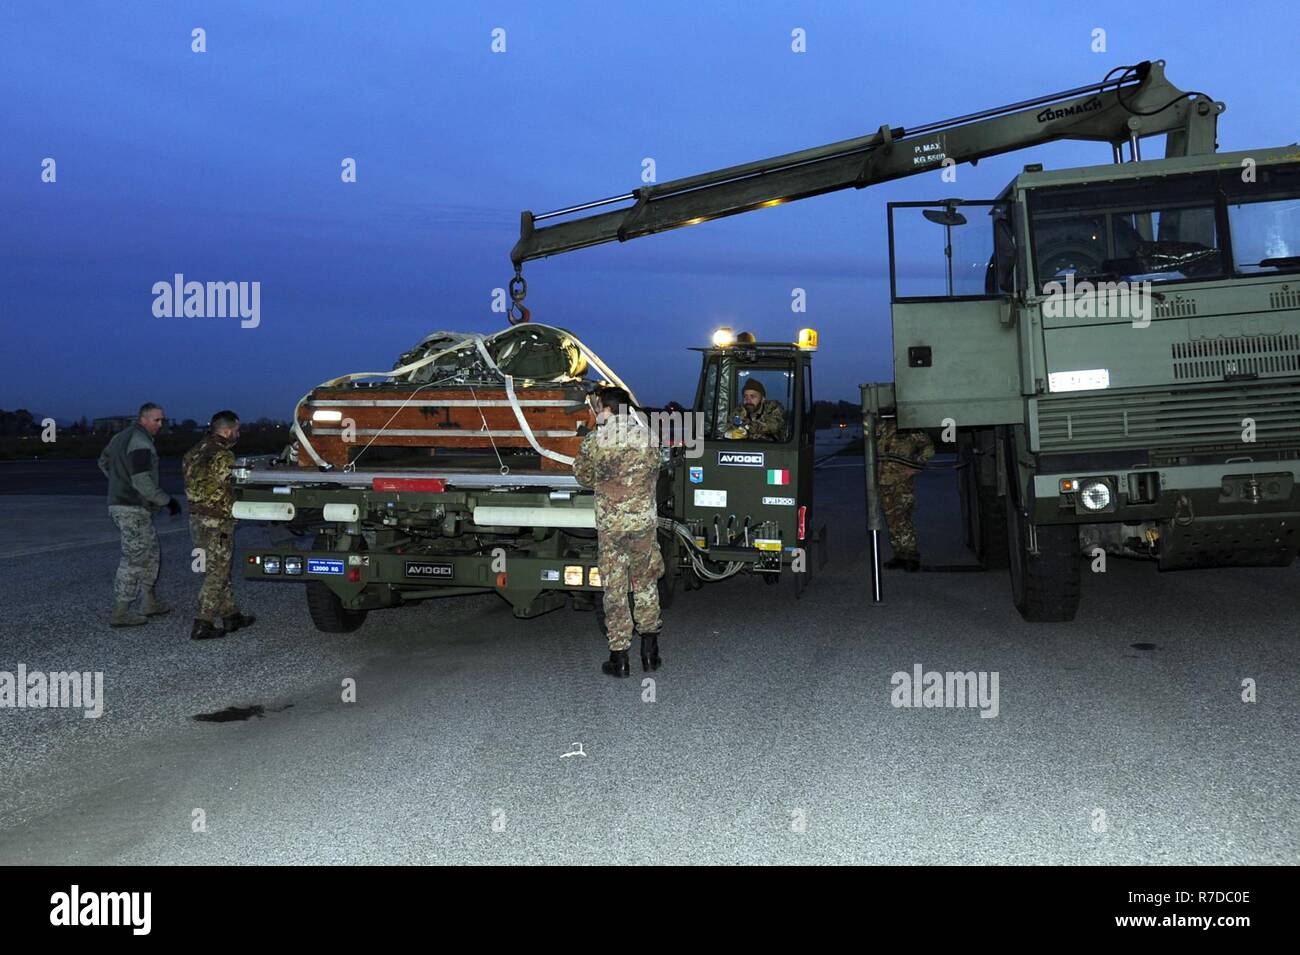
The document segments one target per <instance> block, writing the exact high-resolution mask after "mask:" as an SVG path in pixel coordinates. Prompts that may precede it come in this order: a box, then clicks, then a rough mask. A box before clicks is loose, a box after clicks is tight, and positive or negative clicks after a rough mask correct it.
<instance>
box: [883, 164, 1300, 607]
mask: <svg viewBox="0 0 1300 955" xmlns="http://www.w3.org/2000/svg"><path fill="white" fill-rule="evenodd" d="M1298 160H1300V151H1297V149H1296V147H1283V148H1278V149H1265V150H1255V151H1251V152H1249V153H1221V154H1208V155H1196V156H1186V157H1178V158H1171V159H1162V160H1153V161H1138V162H1130V163H1123V164H1116V165H1113V166H1102V167H1090V168H1084V169H1067V170H1058V171H1053V172H1043V171H1041V170H1040V169H1037V168H1034V167H1027V169H1026V171H1025V172H1024V173H1023V174H1022V175H1020V176H1018V177H1017V178H1016V179H1015V180H1014V181H1013V182H1012V183H1011V184H1010V185H1009V186H1008V187H1007V189H1006V190H1005V191H1004V192H1003V193H1002V195H1001V196H1000V197H999V198H998V199H996V200H990V201H982V202H964V201H960V200H943V201H939V202H933V203H894V204H892V205H891V206H890V208H889V216H890V259H891V283H892V287H891V297H892V319H893V334H894V371H895V383H894V388H893V392H892V396H891V395H890V394H889V392H888V391H885V390H877V391H875V392H873V393H872V394H874V396H875V397H874V398H871V399H869V400H871V401H874V402H875V403H877V404H884V403H888V401H889V400H890V398H891V397H892V401H893V403H894V404H895V406H896V408H897V414H898V421H899V426H900V427H904V428H917V429H933V430H936V431H939V432H941V433H942V432H945V431H946V432H947V436H948V437H949V438H952V437H954V436H955V443H956V445H957V449H958V451H959V454H960V456H961V460H962V463H963V464H965V465H967V467H966V468H964V469H963V474H962V489H963V510H964V512H965V514H966V515H967V538H968V541H970V542H971V543H972V545H973V546H974V547H975V549H976V551H977V553H978V554H980V556H981V557H982V558H983V559H984V560H985V562H986V563H988V564H990V565H997V564H1000V563H1003V562H1006V563H1009V565H1010V568H1011V576H1012V590H1013V596H1014V598H1015V601H1016V605H1017V607H1018V608H1019V609H1020V611H1021V613H1022V614H1023V615H1024V616H1026V618H1027V619H1035V620H1065V619H1070V618H1072V617H1073V615H1074V613H1075V608H1076V607H1077V603H1078V598H1079V584H1080V559H1079V558H1080V555H1081V554H1085V555H1089V556H1092V557H1094V558H1096V556H1097V555H1100V554H1103V553H1104V554H1115V555H1122V556H1129V557H1145V558H1150V559H1154V560H1156V561H1158V563H1159V566H1160V568H1161V569H1164V570H1172V569H1178V568H1184V567H1206V566H1228V565H1286V564H1289V563H1291V561H1292V560H1294V558H1295V555H1296V550H1297V547H1298V546H1300V538H1297V535H1296V532H1295V527H1296V522H1297V520H1300V490H1298V489H1297V480H1298V479H1300V161H1298ZM936 226H937V227H938V228H936ZM927 229H928V234H927ZM940 230H942V235H941V234H940Z"/></svg>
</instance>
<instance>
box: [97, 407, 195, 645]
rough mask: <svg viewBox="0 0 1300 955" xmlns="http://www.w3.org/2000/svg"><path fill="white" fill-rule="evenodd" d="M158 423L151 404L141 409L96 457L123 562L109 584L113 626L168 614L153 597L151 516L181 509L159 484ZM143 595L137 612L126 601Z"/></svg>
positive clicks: (156, 409) (155, 535) (155, 557)
mask: <svg viewBox="0 0 1300 955" xmlns="http://www.w3.org/2000/svg"><path fill="white" fill-rule="evenodd" d="M162 425H163V410H162V408H160V407H158V406H157V405H156V404H153V403H152V402H150V403H146V404H144V405H141V406H140V416H139V417H138V418H136V421H135V424H133V425H131V427H129V428H127V429H126V430H125V431H122V432H119V433H118V434H115V435H114V436H113V440H112V441H110V442H108V447H106V448H105V449H104V451H103V453H102V454H100V456H99V469H100V470H101V471H103V472H104V476H105V477H107V478H108V513H109V516H110V517H112V518H113V523H115V524H116V525H117V527H118V530H120V531H121V532H122V560H121V561H120V562H119V563H118V565H117V577H116V579H115V580H114V584H113V597H114V600H115V603H114V604H113V616H112V618H111V619H110V621H109V623H110V625H111V626H114V627H134V626H138V625H139V624H142V623H148V622H149V618H150V617H157V616H161V615H162V614H165V613H167V612H169V611H170V610H171V607H169V606H167V605H166V604H165V603H163V602H162V601H161V600H159V599H158V596H157V595H156V594H155V593H154V586H155V584H156V583H157V582H158V532H157V531H156V530H154V526H153V515H154V514H155V513H156V512H158V511H159V510H161V509H162V508H164V507H165V508H167V510H168V512H169V513H170V514H171V515H172V517H175V516H176V515H178V514H179V513H180V512H181V505H180V503H179V502H178V501H177V500H176V498H174V497H172V496H171V495H170V494H168V493H167V492H166V491H164V490H163V489H162V488H160V487H159V486H158V451H157V449H156V448H154V444H153V438H154V435H156V434H157V433H158V432H159V431H160V430H162ZM141 595H143V599H142V600H141V601H140V613H136V612H134V611H133V610H132V609H131V601H133V600H135V598H136V597H138V596H141Z"/></svg>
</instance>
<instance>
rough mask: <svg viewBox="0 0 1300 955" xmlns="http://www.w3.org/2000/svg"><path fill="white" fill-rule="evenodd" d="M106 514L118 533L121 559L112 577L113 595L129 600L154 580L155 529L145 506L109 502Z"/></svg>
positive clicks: (150, 585) (128, 601) (155, 577)
mask: <svg viewBox="0 0 1300 955" xmlns="http://www.w3.org/2000/svg"><path fill="white" fill-rule="evenodd" d="M108 516H109V517H111V518H113V523H114V524H116V525H117V529H118V530H119V531H121V532H122V559H121V560H120V561H118V564H117V576H116V577H114V578H113V598H114V599H115V600H119V601H125V602H127V603H130V602H131V601H132V600H134V599H135V598H136V597H138V596H140V592H141V590H148V589H149V588H151V587H153V585H154V584H156V583H157V582H158V531H157V530H155V529H154V526H153V515H152V514H151V513H149V509H148V508H146V507H133V506H131V505H127V504H110V505H109V506H108Z"/></svg>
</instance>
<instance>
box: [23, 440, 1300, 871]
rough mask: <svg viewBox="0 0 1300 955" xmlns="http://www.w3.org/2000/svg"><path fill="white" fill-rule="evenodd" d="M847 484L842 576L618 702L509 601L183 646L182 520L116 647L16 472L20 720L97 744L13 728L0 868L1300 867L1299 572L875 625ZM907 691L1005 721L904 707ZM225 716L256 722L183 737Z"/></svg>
mask: <svg viewBox="0 0 1300 955" xmlns="http://www.w3.org/2000/svg"><path fill="white" fill-rule="evenodd" d="M832 464H833V465H836V466H831V467H826V468H823V469H821V470H819V472H818V484H817V496H818V501H817V503H818V509H817V520H818V522H825V523H826V524H828V525H829V529H830V533H829V539H830V547H829V550H830V563H829V565H828V566H827V567H826V568H825V569H824V570H823V571H821V572H818V573H815V575H814V578H813V580H812V582H811V585H810V586H809V588H808V589H807V591H806V592H805V593H804V595H803V597H802V599H796V596H795V591H794V587H793V585H792V582H791V581H789V580H785V581H783V582H782V583H781V585H780V586H776V587H769V586H765V585H764V584H762V583H761V582H760V581H758V580H755V579H739V580H733V581H729V582H725V583H722V584H718V585H714V586H710V587H709V588H708V589H706V590H704V591H698V592H689V593H685V592H681V591H678V593H677V595H676V599H675V601H674V602H673V604H672V606H671V607H670V608H669V609H668V610H667V611H666V613H665V627H664V636H663V638H662V650H663V656H664V668H663V669H662V670H660V671H659V672H657V673H655V674H642V673H641V672H640V667H639V663H637V662H634V670H633V678H632V679H631V680H613V679H610V678H608V677H605V676H603V675H602V674H601V673H600V672H599V669H598V667H599V663H600V661H601V660H602V659H603V657H604V655H605V653H604V647H603V641H602V639H601V637H600V634H599V631H598V629H597V626H596V622H595V619H594V617H593V615H592V614H590V613H581V612H577V611H571V610H561V611H557V612H555V613H552V614H548V615H546V616H543V617H540V618H537V619H535V620H527V621H521V620H516V619H514V618H513V617H512V615H511V613H510V610H509V608H508V606H507V605H506V604H505V603H504V602H503V601H501V600H500V599H498V598H497V597H495V596H491V595H489V596H481V597H469V598H452V599H446V600H441V601H434V602H429V603H426V604H423V605H421V606H418V607H413V608H404V609H401V610H394V611H387V612H380V613H372V614H371V615H370V619H369V620H368V621H367V623H366V624H365V625H364V626H363V627H362V628H361V629H360V630H359V631H357V632H356V633H353V634H349V635H344V636H334V635H328V634H321V633H317V632H316V631H315V630H314V629H313V628H312V626H311V623H310V621H309V620H308V617H307V614H306V609H305V606H304V599H303V595H302V592H301V590H300V589H299V588H298V587H297V586H296V585H293V584H256V585H255V584H245V583H244V582H242V581H239V582H237V593H238V594H239V598H240V600H241V603H242V605H243V609H244V610H245V612H252V613H255V614H257V616H258V622H257V624H256V626H255V627H254V628H252V629H250V630H248V631H246V632H240V633H238V634H235V635H232V636H231V637H228V638H226V639H223V640H217V641H209V642H202V643H196V642H192V641H190V640H189V639H187V636H188V632H189V624H190V620H191V612H192V609H191V608H192V607H193V604H194V600H195V597H196V594H197V590H198V585H199V580H198V577H197V575H195V574H193V573H191V571H190V557H189V550H190V541H189V538H188V535H187V534H185V533H181V532H180V531H181V529H182V526H183V522H181V521H177V522H169V520H168V518H166V517H165V516H162V517H159V518H158V522H159V527H160V529H163V530H165V531H170V533H165V534H164V535H163V537H162V542H163V544H162V546H163V554H164V559H163V574H162V586H161V589H162V591H163V592H164V593H165V594H166V596H167V597H168V598H169V599H170V600H171V601H172V602H173V603H174V604H175V605H176V609H175V610H174V612H173V613H172V614H171V615H170V616H167V617H164V618H159V619H157V620H155V621H154V622H152V623H150V624H149V625H147V626H145V627H140V628H134V629H129V630H120V631H119V630H112V629H110V628H109V627H108V626H107V624H106V619H107V614H108V609H109V606H110V603H111V594H112V591H111V587H112V577H113V569H114V567H115V565H116V563H117V548H116V545H115V544H114V543H113V542H112V530H113V528H112V525H111V523H108V519H107V515H106V514H105V513H104V511H103V503H102V501H100V500H98V499H97V498H95V497H89V496H82V497H74V496H66V490H64V492H63V495H64V496H53V497H52V496H49V495H34V494H31V493H30V491H31V487H30V486H27V487H24V486H22V485H20V484H19V483H17V482H14V481H12V480H10V481H9V482H8V483H7V485H6V484H5V482H6V477H5V474H4V471H3V468H4V467H17V466H16V465H0V486H3V487H6V489H7V490H10V491H11V492H12V491H14V490H18V491H23V492H24V493H22V494H19V495H17V496H9V497H3V496H0V520H2V522H3V523H4V525H5V526H6V528H10V527H19V526H25V527H26V528H27V529H26V530H25V531H24V532H23V535H25V536H19V537H15V538H14V539H13V540H11V541H10V542H9V546H8V549H7V551H0V573H3V574H4V575H5V579H6V582H7V587H6V588H5V590H6V596H7V600H6V608H5V613H4V616H3V618H2V619H0V684H2V683H3V679H4V678H3V675H2V673H3V672H6V671H7V672H9V673H15V674H16V673H17V668H18V667H19V665H22V666H23V667H25V669H26V671H27V672H28V673H33V672H40V673H50V672H53V671H75V672H78V673H87V674H93V673H95V672H98V673H102V675H103V692H102V699H101V700H100V703H101V705H102V715H101V716H99V717H98V718H86V717H85V715H84V709H77V710H71V709H56V708H41V707H37V708H22V709H18V708H4V709H0V862H3V863H89V864H132V863H275V862H301V863H385V862H393V863H404V862H421V863H442V862H447V863H450V862H459V863H494V862H551V863H601V862H610V863H627V862H644V863H669V862H684V863H706V862H721V863H822V862H828V863H847V862H862V863H956V864H961V863H1106V864H1133V863H1248V864H1249V863H1286V864H1295V863H1296V862H1297V861H1300V769H1297V765H1298V764H1300V759H1297V757H1298V756H1300V743H1298V738H1297V737H1298V734H1297V730H1296V727H1297V725H1298V723H1300V720H1298V717H1300V713H1298V712H1297V710H1298V709H1300V703H1298V701H1300V663H1298V662H1297V652H1296V651H1297V639H1296V637H1297V624H1296V621H1297V619H1300V587H1297V583H1298V582H1300V580H1298V574H1300V571H1298V570H1297V568H1295V567H1292V568H1289V569H1276V568H1267V569H1230V570H1197V571H1183V572H1179V573H1171V574H1160V573H1158V572H1157V570H1156V569H1155V567H1154V566H1152V565H1149V564H1144V563H1137V562H1129V561H1123V560H1119V559H1113V560H1111V561H1110V562H1109V564H1108V566H1107V569H1106V572H1105V573H1098V574H1091V573H1085V580H1084V596H1083V603H1082V607H1081V609H1080V612H1079V615H1078V618H1077V619H1076V620H1075V621H1074V622H1072V623H1069V624H1052V625H1030V624H1026V623H1024V622H1023V621H1021V619H1020V617H1019V616H1018V615H1017V613H1016V611H1015V609H1014V608H1013V607H1012V605H1011V600H1010V586H1009V582H1008V580H1007V577H1006V573H1005V571H1003V572H990V573H979V572H976V573H921V574H915V575H908V574H902V573H897V572H888V573H887V576H886V578H885V581H884V585H885V602H884V603H883V604H881V605H879V606H872V605H871V604H870V603H869V600H868V588H867V565H866V563H865V560H864V553H865V547H864V530H863V528H864V521H863V516H862V492H861V476H862V472H861V467H860V465H857V464H856V462H853V461H851V460H844V461H836V462H832ZM13 473H16V472H11V474H13ZM34 473H36V472H34ZM47 477H48V476H47ZM36 478H37V481H36V483H38V484H39V485H40V486H41V487H42V488H44V489H47V490H49V489H52V490H55V491H58V490H59V485H58V483H57V481H53V480H48V479H40V475H39V473H36ZM952 481H953V479H952V476H951V474H947V473H936V474H926V475H923V476H922V477H921V478H920V480H919V486H918V497H919V502H920V521H919V525H920V539H921V546H922V549H923V552H924V555H925V558H926V560H927V561H928V562H932V563H936V564H959V563H962V562H966V563H969V557H968V556H967V555H965V554H964V553H963V551H962V548H961V544H960V539H959V538H960V535H959V533H958V531H957V529H956V521H957V500H956V493H955V490H954V486H953V483H952ZM87 486H89V485H87ZM100 490H102V485H101V486H100ZM94 493H96V494H97V493H99V490H96V491H95V492H94ZM38 497H40V498H43V499H44V501H45V504H44V505H43V506H45V507H47V508H49V510H48V511H44V512H41V511H37V510H33V508H37V507H38V506H41V505H40V504H39V501H38V500H37V499H38ZM60 513H61V514H62V517H63V519H64V521H65V525H66V526H63V527H61V528H60V529H59V530H58V532H57V533H54V532H51V533H49V534H47V535H45V536H44V537H42V535H41V533H40V528H41V527H42V526H45V525H46V521H47V517H46V516H42V515H55V516H57V515H59V514H60ZM24 515H26V518H25V519H26V521H27V524H26V525H22V523H21V520H22V519H23V518H24ZM78 515H79V516H80V519H79V520H78V519H76V518H77V516H78ZM96 521H98V522H99V524H97V525H94V526H93V527H92V526H91V525H92V524H93V522H96ZM83 525H84V527H83ZM85 527H89V528H90V529H89V530H86V529H84V528H85ZM78 528H81V529H80V530H78ZM104 530H106V531H107V533H106V534H104V533H100V531H104ZM75 533H81V534H82V535H83V536H82V538H80V539H77V538H75V537H74V538H69V537H68V535H69V534H75ZM264 533H265V531H263V530H261V529H259V528H255V527H246V526H244V527H241V529H240V531H239V541H238V542H239V545H240V546H241V547H253V546H256V545H257V544H258V543H259V542H260V541H262V540H264V538H263V536H262V535H264ZM96 541H97V542H96ZM69 544H71V546H66V545H69ZM20 545H21V546H20ZM60 545H63V546H60ZM918 666H919V667H920V668H921V671H922V673H927V672H929V671H938V672H940V673H946V672H949V671H951V672H954V673H956V672H972V673H974V674H975V677H976V680H977V682H978V680H979V679H981V678H982V679H983V684H982V685H983V687H984V688H985V689H986V690H987V691H989V692H988V693H987V694H986V697H985V699H984V700H983V701H979V700H976V699H972V700H970V701H968V702H970V703H972V705H968V706H963V707H957V706H934V707H929V706H924V705H922V706H901V705H895V703H899V702H901V701H902V699H901V698H900V693H899V691H897V689H896V684H897V683H898V682H900V681H899V678H897V677H896V676H895V675H896V674H905V675H907V676H908V677H909V678H910V677H911V676H912V674H913V673H914V672H915V668H916V667H918ZM994 676H996V679H997V683H996V688H997V692H996V695H995V694H993V693H992V689H993V686H994V684H993V682H992V680H993V677H994ZM647 678H652V681H653V682H651V683H647V682H645V681H646V679H647ZM348 681H354V684H349V683H348ZM1251 681H1253V684H1252V683H1251ZM1243 684H1244V685H1245V686H1247V687H1249V686H1251V685H1253V686H1254V693H1255V701H1254V702H1246V701H1244V700H1243V693H1245V692H1246V690H1245V689H1244V688H1243ZM349 685H354V686H355V702H344V697H345V694H346V693H347V686H349ZM902 697H903V698H905V699H906V701H907V702H913V697H912V696H911V695H910V693H909V694H903V695H902ZM84 702H85V701H83V703H84ZM921 702H922V703H924V702H925V700H924V699H921ZM946 702H949V703H951V702H955V701H954V699H953V698H952V697H947V698H946ZM985 704H986V705H985ZM228 707H239V708H256V707H260V708H262V709H261V714H260V715H252V716H250V717H249V718H247V719H243V720H234V721H230V722H202V721H198V720H196V719H194V717H195V716H196V715H199V714H210V713H213V712H218V711H222V710H225V709H226V708H228ZM994 712H996V715H993V713H994ZM982 714H988V715H982Z"/></svg>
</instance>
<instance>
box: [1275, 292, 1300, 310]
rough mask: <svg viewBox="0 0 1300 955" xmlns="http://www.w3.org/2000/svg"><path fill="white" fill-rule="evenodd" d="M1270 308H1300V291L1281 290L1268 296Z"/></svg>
mask: <svg viewBox="0 0 1300 955" xmlns="http://www.w3.org/2000/svg"><path fill="white" fill-rule="evenodd" d="M1268 304H1269V307H1270V308H1300V290H1296V289H1280V290H1278V291H1276V292H1270V293H1269V295H1268Z"/></svg>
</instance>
